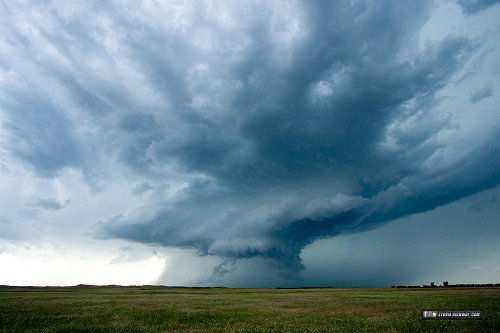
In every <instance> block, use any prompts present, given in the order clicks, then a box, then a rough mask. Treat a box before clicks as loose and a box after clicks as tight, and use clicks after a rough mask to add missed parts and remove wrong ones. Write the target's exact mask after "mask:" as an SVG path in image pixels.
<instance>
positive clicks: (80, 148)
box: [0, 1, 500, 278]
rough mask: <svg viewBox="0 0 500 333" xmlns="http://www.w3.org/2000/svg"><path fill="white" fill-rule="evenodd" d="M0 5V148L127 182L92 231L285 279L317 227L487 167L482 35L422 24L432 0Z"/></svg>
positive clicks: (462, 186)
mask: <svg viewBox="0 0 500 333" xmlns="http://www.w3.org/2000/svg"><path fill="white" fill-rule="evenodd" d="M496 3H497V2H496V1H474V2H470V1H458V3H457V4H454V3H451V5H453V6H455V7H456V8H461V9H462V11H463V13H462V14H461V15H462V19H463V20H467V19H468V17H469V16H470V17H471V18H470V19H473V16H474V15H479V14H480V13H481V12H484V11H486V10H493V11H494V10H496V11H497V12H498V7H499V6H498V5H496ZM1 6H2V11H3V12H4V14H3V15H2V16H4V17H6V18H7V19H6V20H4V22H3V23H2V26H1V29H2V30H1V31H2V36H3V37H2V38H1V44H0V45H1V47H2V50H3V51H2V53H1V54H3V55H2V56H1V59H0V70H1V72H2V77H3V79H2V80H1V81H0V87H1V91H2V92H1V93H0V107H1V111H2V113H1V115H2V118H1V121H2V128H3V134H2V137H1V138H2V141H1V142H2V147H3V149H4V150H5V151H6V152H7V154H8V156H9V157H11V158H12V159H13V160H15V161H17V162H19V163H21V164H22V165H23V166H24V167H26V168H28V169H29V170H32V172H33V173H34V174H36V175H37V177H41V178H48V179H55V178H57V177H59V176H60V175H61V174H62V172H63V171H64V170H68V169H72V170H77V171H78V172H80V173H81V174H82V175H83V178H84V179H85V181H86V182H87V183H88V184H89V186H91V187H93V188H94V190H95V191H103V190H105V188H106V187H107V186H111V185H110V183H111V182H112V181H113V179H115V178H114V177H124V178H125V179H127V181H126V183H127V184H128V185H127V186H128V188H129V190H130V193H132V194H133V195H134V197H135V198H137V203H136V204H135V205H133V206H130V205H128V206H127V205H125V206H124V207H123V208H122V210H121V211H120V212H116V211H115V212H114V213H113V214H112V216H109V214H107V215H105V216H102V217H100V218H99V219H98V220H97V221H93V222H95V224H94V225H93V235H94V236H95V237H98V238H104V239H107V238H121V239H126V240H131V241H136V242H141V243H150V244H157V245H161V246H165V247H179V248H187V249H195V250H196V251H197V253H198V254H199V255H202V256H217V257H221V258H223V260H224V261H223V263H222V264H221V265H219V266H216V267H215V268H214V274H215V275H217V274H228V273H229V274H230V273H231V272H234V270H235V265H236V264H235V261H236V260H246V259H250V258H257V259H263V260H270V261H272V262H273V263H274V265H276V267H277V269H278V271H279V272H280V275H281V276H285V277H287V278H292V277H295V276H296V274H297V272H299V271H300V270H301V269H302V268H303V265H302V261H301V253H302V251H303V250H304V248H306V247H307V246H309V245H311V244H312V243H313V242H315V241H317V240H320V239H325V238H330V237H333V236H337V235H345V234H351V233H358V232H364V231H368V230H372V229H377V228H379V227H381V226H383V225H385V224H386V223H388V222H390V221H393V220H396V219H399V218H402V217H405V216H411V215H414V214H417V213H422V212H426V211H430V210H433V209H435V208H437V207H441V206H444V205H447V204H450V203H453V202H456V201H458V200H460V199H463V198H466V197H469V196H471V195H474V194H476V193H480V192H481V191H484V190H487V189H491V188H495V187H496V186H498V185H499V184H500V127H499V126H498V124H500V122H499V120H500V119H499V118H500V116H499V115H500V113H499V112H498V101H499V99H498V98H499V97H498V93H497V91H498V88H499V87H498V83H491V84H490V83H487V85H486V86H485V83H484V82H482V83H481V86H479V87H478V86H476V85H475V84H474V82H476V81H478V80H482V77H481V78H480V77H479V76H480V75H483V74H481V73H482V72H483V71H489V70H491V69H492V68H496V69H494V70H492V71H490V73H493V74H491V76H490V77H488V78H487V80H488V81H487V82H495V81H494V80H495V78H496V79H497V80H498V62H496V63H495V62H494V61H493V60H491V59H493V58H494V54H495V52H496V51H495V50H497V49H498V47H496V46H495V44H496V43H497V42H498V33H497V34H492V33H489V32H488V33H484V34H483V35H482V36H481V37H482V39H477V38H476V36H475V35H474V34H473V33H453V34H449V35H446V36H444V37H439V38H437V37H436V38H434V36H433V35H431V36H424V33H423V31H425V27H426V26H427V25H428V24H429V22H431V21H432V17H433V13H434V9H435V7H436V4H435V3H434V2H427V1H418V2H401V1H377V2H372V1H335V2H328V3H325V2H279V1H272V2H259V1H252V2H244V3H238V4H231V3H229V2H219V1H216V2H211V3H205V4H200V3H191V2H186V3H184V4H183V5H182V6H180V5H179V6H178V5H176V4H174V3H167V4H164V3H155V2H151V3H144V4H140V3H135V2H131V3H128V4H127V3H125V2H112V1H109V2H106V3H105V4H101V3H100V2H95V3H93V2H86V3H82V4H79V5H75V6H70V5H63V4H62V3H59V2H50V1H49V2H47V3H46V4H43V5H42V4H39V5H36V4H34V5H32V6H31V7H30V10H26V8H24V7H23V6H22V5H20V4H14V3H9V2H4V3H3V4H2V5H1ZM457 6H460V7H457ZM495 29H497V30H498V24H496V26H495ZM480 33H481V32H480ZM478 40H479V41H478ZM497 45H498V44H497ZM478 64H479V65H478ZM478 66H482V67H481V68H480V69H479V70H478ZM488 66H489V67H488ZM495 70H496V72H495ZM495 73H496V74H495ZM495 75H496V76H495ZM496 82H498V81H496ZM457 87H458V88H457ZM483 87H484V88H483ZM462 90H463V91H462ZM495 101H496V104H492V103H494V102H495ZM478 131H480V132H481V135H480V136H477V135H476V133H478ZM139 198H140V200H139ZM117 200H119V198H117ZM68 202H69V201H68ZM71 202H72V203H73V202H75V200H74V199H72V200H71ZM37 205H38V206H39V207H40V208H43V209H52V210H58V209H61V208H63V207H64V205H63V204H61V203H60V202H58V201H56V200H55V199H40V200H38V201H37Z"/></svg>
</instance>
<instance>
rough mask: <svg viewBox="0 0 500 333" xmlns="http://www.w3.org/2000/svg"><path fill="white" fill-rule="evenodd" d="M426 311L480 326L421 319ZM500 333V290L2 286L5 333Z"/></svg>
mask: <svg viewBox="0 0 500 333" xmlns="http://www.w3.org/2000/svg"><path fill="white" fill-rule="evenodd" d="M423 309H432V310H480V311H481V312H482V319H480V320H436V319H430V320H429V319H428V320H425V319H421V318H420V313H421V311H422V310H423ZM207 331H211V332H499V331H500V288H433V289H221V288H207V289H204V288H199V289H198V288H197V289H191V288H164V287H70V288H13V287H0V333H11V332H207Z"/></svg>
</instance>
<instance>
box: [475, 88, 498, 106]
mask: <svg viewBox="0 0 500 333" xmlns="http://www.w3.org/2000/svg"><path fill="white" fill-rule="evenodd" d="M491 95H493V91H492V89H491V87H484V88H483V89H480V90H478V91H476V92H474V93H473V94H472V95H470V100H471V102H474V103H476V102H479V101H480V100H482V99H485V98H488V97H490V96H491Z"/></svg>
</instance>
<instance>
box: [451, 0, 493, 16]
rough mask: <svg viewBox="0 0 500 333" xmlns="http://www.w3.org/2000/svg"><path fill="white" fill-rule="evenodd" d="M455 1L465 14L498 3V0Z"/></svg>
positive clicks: (473, 12)
mask: <svg viewBox="0 0 500 333" xmlns="http://www.w3.org/2000/svg"><path fill="white" fill-rule="evenodd" d="M457 2H458V4H459V5H460V6H462V8H463V10H464V11H465V13H467V14H475V13H477V12H479V11H481V10H484V9H486V8H488V7H490V6H493V5H497V4H499V3H500V1H498V0H458V1H457Z"/></svg>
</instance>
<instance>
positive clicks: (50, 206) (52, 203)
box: [32, 198, 71, 210]
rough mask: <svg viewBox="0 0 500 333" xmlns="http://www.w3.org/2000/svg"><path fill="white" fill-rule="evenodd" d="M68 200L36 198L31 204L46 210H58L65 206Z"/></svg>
mask: <svg viewBox="0 0 500 333" xmlns="http://www.w3.org/2000/svg"><path fill="white" fill-rule="evenodd" d="M70 202H71V201H70V200H69V199H68V200H66V201H65V202H62V203H61V202H59V201H57V200H56V199H54V198H46V199H38V200H37V201H36V202H35V203H34V204H33V205H32V206H33V207H37V208H41V209H47V210H59V209H63V208H65V207H66V206H67V205H69V203H70Z"/></svg>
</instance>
